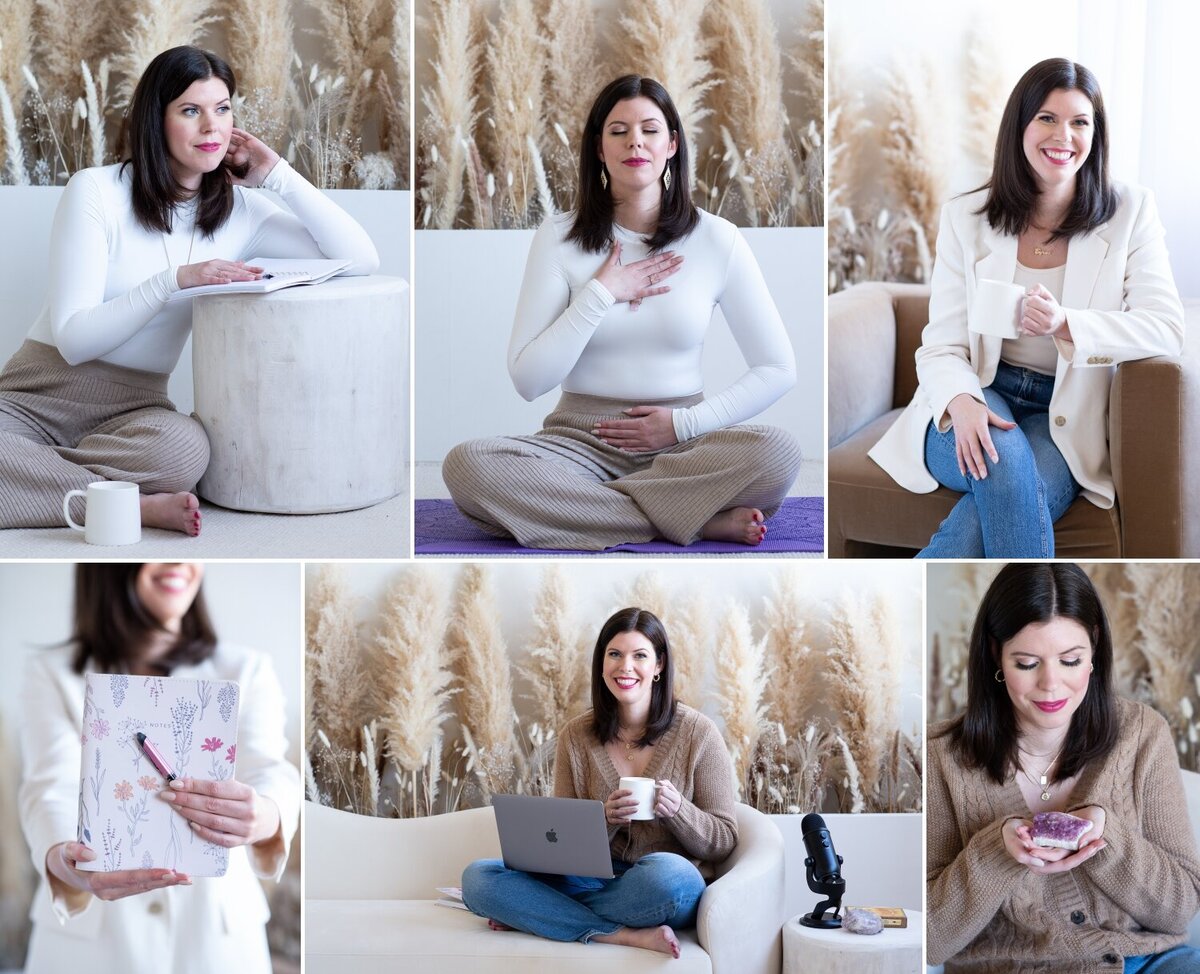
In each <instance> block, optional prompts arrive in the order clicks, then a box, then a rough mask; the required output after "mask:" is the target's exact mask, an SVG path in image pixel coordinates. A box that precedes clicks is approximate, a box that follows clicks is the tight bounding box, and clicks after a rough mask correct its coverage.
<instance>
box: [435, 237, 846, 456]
mask: <svg viewBox="0 0 1200 974" xmlns="http://www.w3.org/2000/svg"><path fill="white" fill-rule="evenodd" d="M741 232H742V233H743V234H744V235H745V237H746V239H747V241H749V243H750V249H751V250H753V251H754V256H755V257H756V258H757V260H758V263H759V266H760V267H761V268H762V272H763V276H764V278H765V279H766V282H767V287H768V288H769V289H770V291H771V296H772V297H773V298H774V300H775V304H776V306H777V307H778V308H779V313H780V315H781V316H782V317H783V321H784V324H785V325H786V326H787V329H788V334H789V335H790V336H791V339H792V346H793V348H794V349H795V351H796V366H797V371H798V381H797V383H796V387H795V388H794V389H792V390H791V392H789V393H787V394H786V395H785V396H784V397H783V398H782V399H780V400H779V401H778V402H776V403H775V404H773V405H772V406H770V407H769V408H768V409H766V410H765V411H763V412H762V413H760V414H759V415H758V416H756V417H754V419H753V420H751V422H756V423H770V424H774V425H777V426H782V427H783V428H785V429H787V430H789V431H790V432H791V433H792V434H793V435H794V436H796V438H797V439H798V440H799V441H800V448H801V450H803V452H804V455H805V457H807V458H809V459H814V458H816V459H819V458H820V457H822V456H823V455H824V436H823V428H822V416H823V405H824V395H825V392H824V389H825V385H824V364H823V362H824V346H823V335H824V293H825V274H824V270H823V267H824V233H825V232H824V229H823V228H819V227H818V228H813V227H801V228H791V229H744V230H742V231H741ZM533 233H534V231H532V230H418V231H417V233H416V240H417V243H416V272H415V273H416V280H417V287H416V288H415V291H416V295H415V299H416V312H415V321H416V328H415V333H416V379H415V386H416V399H415V407H414V408H415V411H416V449H415V454H414V459H415V460H416V461H417V462H422V461H440V460H442V459H443V458H444V457H445V455H446V453H447V452H448V451H449V450H450V448H451V447H453V446H454V445H455V444H456V443H461V442H462V441H463V440H467V439H471V438H473V437H478V436H493V435H496V434H499V433H533V432H535V431H536V430H538V429H540V428H541V425H542V418H543V417H544V416H545V415H546V414H547V413H548V412H550V410H551V408H553V405H554V403H555V402H556V401H557V399H558V395H559V392H558V390H557V389H556V390H554V391H553V392H550V393H547V394H546V395H545V396H542V397H540V398H538V399H536V400H535V401H534V402H532V403H527V402H525V400H524V399H522V398H521V397H520V396H519V395H518V394H517V392H516V390H515V389H514V388H513V385H512V381H511V380H510V379H509V376H508V368H507V366H506V364H505V363H506V361H507V351H508V336H509V332H510V331H511V329H512V321H513V313H514V312H515V310H516V306H517V295H518V294H519V292H520V290H521V278H522V275H523V274H524V270H525V258H526V255H527V254H528V253H529V245H530V241H531V240H532V239H533ZM743 371H745V361H744V360H743V358H742V356H741V353H740V352H739V351H738V348H737V345H736V344H735V343H734V341H733V338H732V337H731V335H730V333H729V329H728V327H727V326H726V324H725V322H724V319H723V318H722V316H721V313H720V310H719V309H718V311H717V313H716V314H715V315H714V317H713V324H712V326H711V328H710V330H709V337H708V341H707V342H706V343H705V348H704V388H705V390H706V391H708V392H709V393H710V394H711V393H715V392H717V391H720V390H721V389H723V388H725V387H726V386H727V385H729V384H730V383H731V382H732V381H733V380H735V379H736V378H737V377H738V376H739V375H741V374H742V372H743Z"/></svg>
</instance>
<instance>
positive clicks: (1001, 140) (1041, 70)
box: [977, 58, 1117, 240]
mask: <svg viewBox="0 0 1200 974" xmlns="http://www.w3.org/2000/svg"><path fill="white" fill-rule="evenodd" d="M1060 88H1061V89H1065V90H1067V91H1082V92H1083V93H1084V94H1085V95H1086V96H1087V98H1088V100H1089V101H1090V102H1091V103H1092V115H1093V132H1092V151H1091V152H1090V153H1089V154H1088V157H1087V159H1086V160H1085V161H1084V163H1083V167H1082V168H1081V169H1080V170H1079V172H1078V174H1077V175H1076V177H1075V199H1074V200H1072V202H1071V208H1070V209H1069V210H1067V214H1066V216H1064V217H1063V219H1062V222H1061V223H1059V225H1058V226H1057V227H1053V228H1051V230H1052V233H1051V236H1050V239H1051V240H1058V239H1060V238H1064V237H1065V238H1068V239H1069V238H1071V237H1073V236H1076V235H1077V234H1082V233H1088V232H1089V231H1091V230H1094V229H1096V227H1098V226H1100V225H1101V224H1102V223H1104V222H1106V221H1107V220H1109V219H1110V218H1111V217H1112V215H1113V213H1115V212H1116V210H1117V192H1116V190H1115V189H1113V187H1112V184H1111V183H1110V182H1109V178H1108V116H1107V114H1106V113H1105V111H1104V99H1103V98H1102V97H1101V96H1100V83H1099V82H1098V81H1097V80H1096V76H1095V75H1094V74H1092V72H1091V71H1089V70H1088V69H1087V68H1085V67H1084V66H1083V65H1082V64H1076V63H1075V62H1074V61H1069V60H1067V59H1066V58H1049V59H1047V60H1045V61H1039V62H1038V63H1037V64H1035V65H1034V66H1033V67H1032V68H1030V69H1029V70H1028V71H1026V72H1025V74H1024V75H1022V76H1021V80H1020V81H1018V82H1017V86H1016V87H1015V88H1013V90H1012V94H1011V95H1009V96H1008V103H1007V104H1006V105H1005V106H1004V114H1003V116H1002V117H1001V119H1000V132H999V134H998V135H997V137H996V154H995V156H994V158H993V160H992V177H991V179H989V180H988V181H987V182H986V183H984V185H983V186H982V187H980V188H981V189H986V190H987V191H988V195H987V201H986V202H985V203H984V205H983V207H982V208H981V209H979V210H978V211H977V212H979V213H984V214H987V221H988V223H989V224H990V225H991V227H992V229H993V230H998V231H1003V232H1004V233H1009V234H1012V235H1013V236H1016V235H1017V234H1020V233H1023V232H1024V231H1025V229H1026V228H1027V227H1028V226H1029V224H1030V221H1031V220H1032V219H1033V214H1034V210H1035V208H1036V206H1037V198H1038V188H1037V181H1036V180H1035V178H1034V175H1033V169H1032V168H1031V167H1030V165H1029V160H1028V159H1026V158H1025V149H1024V141H1023V140H1024V137H1025V129H1026V128H1027V127H1028V125H1029V123H1030V122H1031V121H1033V119H1034V116H1036V115H1037V113H1038V112H1039V111H1040V110H1041V108H1042V106H1043V105H1044V104H1045V103H1046V99H1047V98H1048V97H1049V96H1050V93H1051V92H1052V91H1056V90H1058V89H1060Z"/></svg>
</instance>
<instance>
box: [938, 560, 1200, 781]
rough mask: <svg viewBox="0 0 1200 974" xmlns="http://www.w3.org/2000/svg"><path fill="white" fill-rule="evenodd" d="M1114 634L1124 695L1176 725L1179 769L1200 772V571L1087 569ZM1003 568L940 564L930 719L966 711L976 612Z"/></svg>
mask: <svg viewBox="0 0 1200 974" xmlns="http://www.w3.org/2000/svg"><path fill="white" fill-rule="evenodd" d="M1082 567H1083V568H1084V570H1085V571H1086V572H1087V573H1088V575H1089V577H1090V578H1091V579H1092V582H1093V583H1094V584H1095V586H1096V589H1097V591H1099V593H1100V597H1101V599H1103V601H1104V608H1105V611H1106V612H1107V613H1108V619H1109V623H1110V626H1111V629H1112V635H1113V652H1114V659H1115V663H1116V665H1115V666H1114V685H1115V689H1116V692H1117V693H1119V694H1121V695H1122V696H1125V697H1130V698H1132V699H1134V700H1140V701H1142V702H1143V703H1146V704H1149V705H1150V706H1151V707H1153V708H1154V709H1155V710H1157V711H1158V712H1159V713H1161V714H1162V715H1163V716H1164V717H1166V719H1167V722H1168V723H1169V724H1170V725H1171V729H1172V731H1173V732H1174V734H1175V741H1176V745H1177V747H1178V749H1179V763H1180V765H1181V766H1182V767H1184V768H1186V769H1187V770H1190V771H1200V713H1197V711H1200V636H1198V635H1197V633H1200V565H1186V564H1183V565H1170V564H1144V563H1136V562H1135V563H1130V564H1125V563H1121V564H1108V563H1106V564H1097V565H1083V566H1082ZM999 570H1000V566H999V565H991V564H986V563H976V564H964V565H934V566H930V569H929V583H928V588H929V591H930V592H937V593H941V594H940V595H939V597H938V600H937V602H933V601H932V600H931V603H930V607H929V612H930V616H929V629H928V632H929V668H928V675H929V687H928V694H927V696H926V700H927V701H928V704H929V719H930V721H934V720H941V719H943V718H946V717H952V716H954V715H955V714H956V713H960V712H961V711H962V709H963V707H964V706H965V705H966V692H967V691H966V648H967V642H968V638H969V636H970V632H971V626H972V624H973V623H974V620H975V612H976V611H977V610H978V608H979V602H980V600H981V599H982V598H983V594H984V592H986V591H987V586H988V585H989V584H990V582H991V580H992V579H993V578H994V577H995V575H996V572H997V571H999Z"/></svg>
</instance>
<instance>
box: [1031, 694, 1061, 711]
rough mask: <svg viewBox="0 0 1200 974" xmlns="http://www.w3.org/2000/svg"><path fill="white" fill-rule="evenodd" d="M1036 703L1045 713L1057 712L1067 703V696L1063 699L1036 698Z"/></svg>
mask: <svg viewBox="0 0 1200 974" xmlns="http://www.w3.org/2000/svg"><path fill="white" fill-rule="evenodd" d="M1034 704H1035V705H1036V706H1037V708H1038V710H1040V711H1041V712H1042V713H1044V714H1056V713H1058V712H1059V711H1060V710H1062V709H1063V707H1065V706H1066V705H1067V701H1066V698H1065V697H1064V698H1063V699H1062V700H1035V701H1034Z"/></svg>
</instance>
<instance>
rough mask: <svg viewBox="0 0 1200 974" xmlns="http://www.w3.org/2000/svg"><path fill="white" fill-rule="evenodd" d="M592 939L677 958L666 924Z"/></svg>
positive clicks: (674, 941) (676, 946)
mask: <svg viewBox="0 0 1200 974" xmlns="http://www.w3.org/2000/svg"><path fill="white" fill-rule="evenodd" d="M760 516H761V515H760ZM592 939H593V940H596V941H599V942H600V943H602V944H624V945H625V946H626V947H641V948H643V949H644V950H657V951H658V952H659V953H660V954H670V955H671V956H672V957H674V958H675V959H676V960H678V959H679V941H678V940H677V939H676V938H675V931H674V930H672V929H671V928H670V927H668V926H666V924H664V925H663V926H661V927H622V928H621V929H620V930H618V931H617V932H616V933H607V934H597V935H596V936H595V937H593V938H592Z"/></svg>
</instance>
